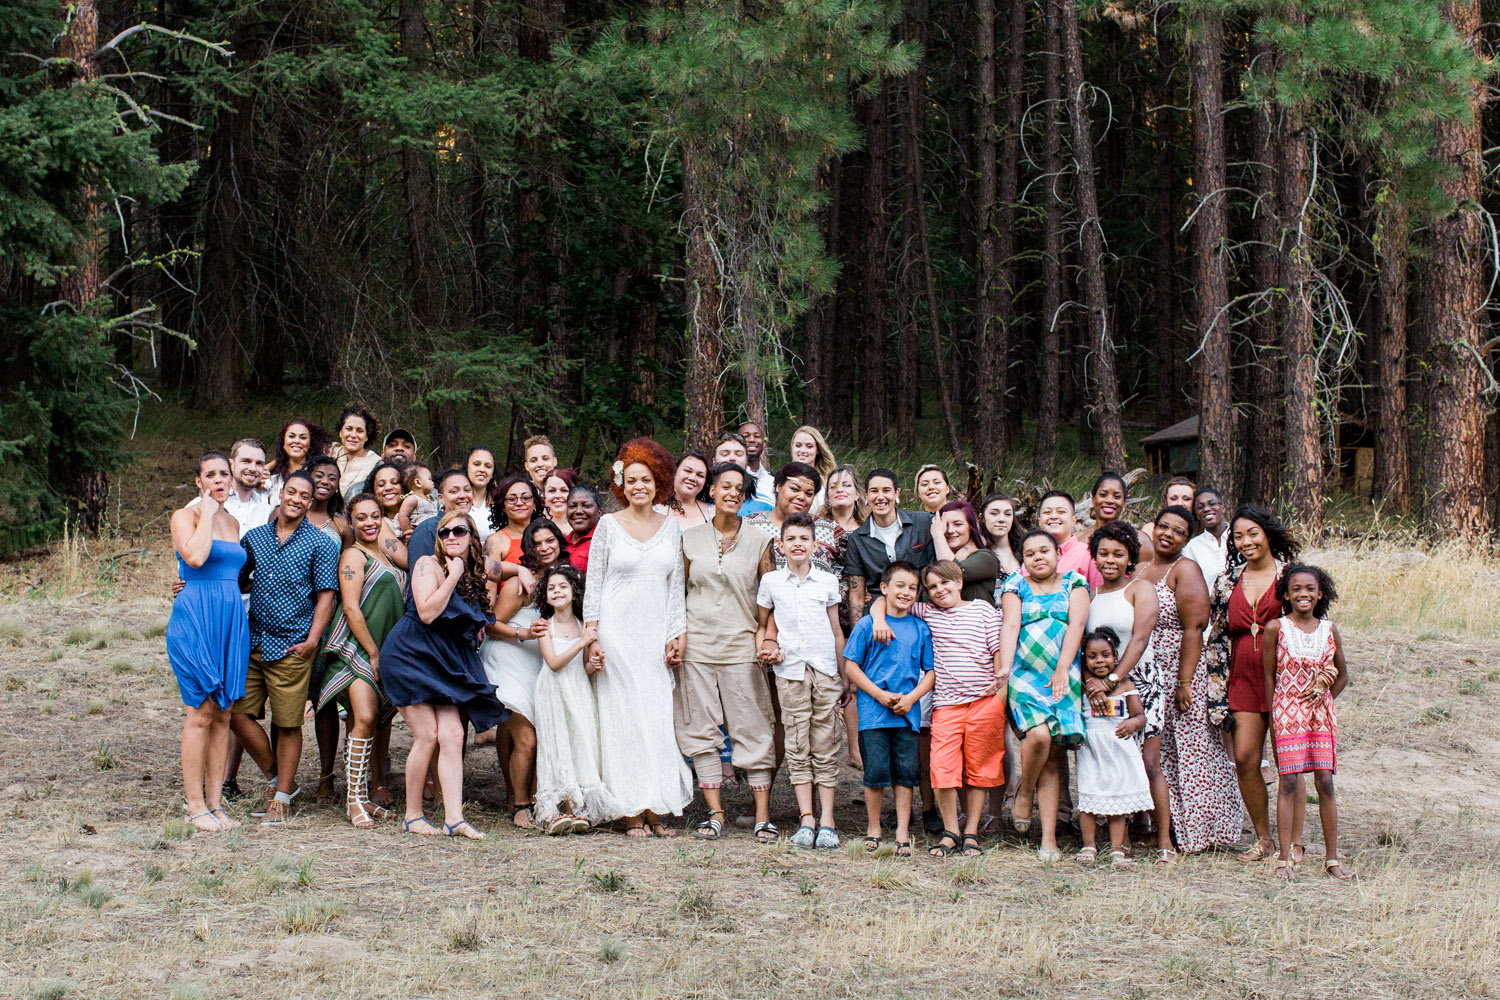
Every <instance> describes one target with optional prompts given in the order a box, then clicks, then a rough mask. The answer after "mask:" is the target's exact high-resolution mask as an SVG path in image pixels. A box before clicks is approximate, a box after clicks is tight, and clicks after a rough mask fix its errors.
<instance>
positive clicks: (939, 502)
mask: <svg viewBox="0 0 1500 1000" xmlns="http://www.w3.org/2000/svg"><path fill="white" fill-rule="evenodd" d="M916 489H917V499H918V500H920V501H922V509H923V510H925V511H926V512H927V513H929V514H931V515H933V518H934V519H936V517H937V512H938V511H939V510H941V509H942V507H943V504H945V503H947V502H948V498H949V497H951V496H952V495H953V484H952V483H950V482H948V473H947V472H945V471H944V470H943V467H942V466H941V465H934V464H932V463H931V462H928V463H927V464H926V465H924V466H922V467H921V468H920V469H918V470H917V476H916Z"/></svg>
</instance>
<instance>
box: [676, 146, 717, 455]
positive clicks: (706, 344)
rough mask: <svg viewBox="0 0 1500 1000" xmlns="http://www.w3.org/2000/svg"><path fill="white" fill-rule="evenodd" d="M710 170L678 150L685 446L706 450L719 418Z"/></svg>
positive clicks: (693, 152)
mask: <svg viewBox="0 0 1500 1000" xmlns="http://www.w3.org/2000/svg"><path fill="white" fill-rule="evenodd" d="M712 169H713V166H712V164H711V162H710V161H709V159H708V158H707V157H705V156H703V155H702V154H701V152H700V151H699V150H697V149H695V148H694V147H693V146H691V145H690V144H685V145H684V146H683V149H682V209H683V228H684V230H686V232H687V240H686V247H685V250H686V264H687V301H686V303H685V305H686V308H687V345H688V379H687V390H686V394H687V435H686V436H687V443H688V446H689V447H696V448H704V449H707V448H709V447H711V446H712V443H713V439H714V435H715V434H716V433H717V432H718V430H719V425H720V423H722V422H723V419H724V381H723V380H724V346H723V322H724V317H723V306H724V300H723V278H722V276H721V275H720V274H719V269H718V267H717V266H716V265H715V263H714V256H713V253H712V251H711V250H710V246H709V238H708V227H709V226H710V225H711V224H712V223H711V222H710V221H709V207H708V200H707V199H708V194H707V192H708V191H709V190H711V186H710V185H711V183H712V182H711V181H710V180H709V177H708V174H709V172H710V171H711V170H712Z"/></svg>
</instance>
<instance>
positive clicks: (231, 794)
mask: <svg viewBox="0 0 1500 1000" xmlns="http://www.w3.org/2000/svg"><path fill="white" fill-rule="evenodd" d="M244 794H245V793H244V792H243V791H241V790H240V783H239V782H238V781H236V780H235V779H234V778H230V779H229V780H228V781H226V782H224V787H223V788H222V789H220V791H219V798H221V799H223V800H224V801H225V802H233V801H234V800H235V799H237V798H240V797H241V796H243V795H244Z"/></svg>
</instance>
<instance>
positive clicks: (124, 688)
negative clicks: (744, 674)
mask: <svg viewBox="0 0 1500 1000" xmlns="http://www.w3.org/2000/svg"><path fill="white" fill-rule="evenodd" d="M142 558H145V562H144V563H142V562H141V560H142ZM119 563H120V564H121V566H122V567H123V568H122V569H121V571H120V573H119V574H117V573H116V572H115V571H114V570H111V571H110V576H109V578H108V579H107V580H106V579H104V578H103V577H102V576H100V575H99V574H98V572H97V571H94V572H93V575H89V574H85V575H86V576H89V579H88V580H87V581H86V583H87V585H86V586H84V585H80V586H78V592H77V593H69V592H66V591H70V590H71V589H72V584H69V585H68V586H63V585H50V586H48V585H42V586H38V585H36V584H37V583H38V582H40V583H42V584H45V583H46V581H45V579H44V577H45V574H41V575H38V576H37V577H36V579H35V580H33V581H32V582H31V583H27V581H26V580H24V579H23V580H20V581H17V580H16V579H15V578H14V575H12V578H11V580H10V581H9V584H10V585H9V586H8V587H7V588H6V590H7V591H8V592H9V593H11V594H12V595H15V594H18V593H21V592H23V591H25V592H27V593H26V596H11V597H6V598H0V734H3V736H0V775H3V777H0V784H3V788H0V872H3V873H4V874H3V875H0V886H3V888H4V891H5V894H6V896H7V897H8V898H9V899H10V900H11V902H10V903H9V904H8V905H6V906H5V908H4V917H3V926H0V996H7V997H9V996H15V997H48V998H56V997H63V996H68V997H74V996H76V997H108V998H117V997H168V996H171V997H180V998H189V997H246V998H250V997H257V998H258V997H264V996H271V995H274V996H286V997H343V996H362V997H363V996H369V997H452V996H465V997H469V996H473V997H490V996H518V997H554V996H555V997H577V996H583V995H588V994H602V993H605V992H607V993H609V994H610V995H613V996H623V997H654V996H663V995H672V996H674V997H703V998H710V997H714V998H717V997H726V998H727V997H782V996H817V997H846V996H847V997H861V998H862V997H867V996H871V995H877V994H878V995H881V996H894V997H903V996H916V995H928V994H937V993H947V994H956V995H986V996H1000V997H1022V996H1025V997H1091V998H1092V997H1105V996H1110V997H1132V998H1136V997H1139V998H1148V997H1149V998H1153V1000H1154V998H1159V997H1266V998H1269V997H1314V996H1317V997H1322V996H1329V995H1333V996H1340V997H1393V996H1420V997H1453V996H1486V995H1490V994H1492V993H1494V992H1496V991H1500V944H1497V941H1500V871H1497V866H1496V864H1495V860H1494V859H1495V856H1496V848H1497V846H1500V845H1497V843H1496V835H1495V829H1494V817H1495V815H1496V807H1497V805H1500V803H1497V792H1496V788H1497V781H1496V778H1497V767H1496V765H1495V763H1494V761H1495V759H1496V755H1497V753H1500V720H1497V713H1496V711H1495V706H1496V693H1497V692H1500V669H1497V667H1500V643H1497V642H1495V641H1492V640H1472V641H1455V640H1452V639H1433V638H1425V637H1424V638H1422V639H1417V638H1414V637H1411V636H1408V635H1384V634H1351V633H1350V631H1349V630H1347V629H1346V630H1345V637H1346V642H1347V644H1348V658H1349V663H1350V670H1351V683H1350V686H1349V689H1348V691H1347V692H1346V693H1345V694H1344V696H1343V697H1342V698H1341V699H1340V703H1339V712H1340V720H1341V731H1340V740H1339V755H1340V769H1339V775H1338V779H1337V781H1338V790H1339V809H1340V813H1341V819H1342V825H1341V833H1342V836H1343V838H1344V845H1345V852H1346V854H1347V855H1348V856H1349V857H1350V859H1351V860H1350V866H1351V867H1352V868H1353V869H1354V870H1355V871H1356V872H1357V873H1358V876H1359V877H1358V880H1357V881H1356V882H1355V883H1353V884H1351V885H1341V884H1337V883H1335V882H1334V881H1333V880H1332V879H1329V878H1326V877H1324V876H1323V875H1322V874H1321V865H1320V862H1321V860H1322V846H1321V835H1320V832H1319V828H1318V825H1317V821H1316V815H1317V809H1316V806H1315V805H1309V807H1308V826H1307V839H1308V841H1309V842H1310V844H1311V845H1312V846H1311V848H1310V850H1309V857H1308V861H1307V863H1306V864H1305V865H1304V866H1302V867H1301V868H1300V869H1299V872H1298V878H1297V880H1296V881H1295V882H1294V883H1293V884H1291V885H1283V884H1280V883H1278V882H1277V881H1276V880H1275V879H1274V878H1273V877H1272V872H1271V869H1270V868H1269V867H1267V866H1263V865H1244V864H1240V863H1237V862H1236V861H1235V860H1234V859H1233V858H1232V857H1231V856H1230V855H1229V854H1228V853H1227V852H1213V853H1209V854H1206V855H1204V856H1200V857H1194V858H1187V859H1184V861H1183V862H1182V864H1181V865H1180V866H1179V867H1178V868H1177V869H1176V870H1175V871H1173V872H1171V873H1162V872H1159V871H1155V870H1152V869H1151V868H1150V867H1148V866H1147V864H1146V862H1147V861H1148V856H1147V854H1146V853H1145V852H1144V851H1140V852H1138V853H1137V860H1139V861H1140V862H1141V864H1140V865H1139V866H1138V867H1135V868H1132V869H1129V870H1111V869H1109V868H1107V867H1097V868H1090V869H1087V870H1085V869H1083V868H1080V867H1079V866H1078V865H1077V864H1075V863H1074V862H1073V861H1072V860H1071V855H1072V850H1073V849H1076V846H1077V841H1076V837H1070V838H1068V839H1066V840H1065V843H1064V847H1065V850H1066V851H1067V855H1068V856H1067V858H1066V859H1065V860H1064V861H1063V862H1061V863H1058V864H1055V865H1053V866H1050V867H1047V866H1043V865H1042V864H1040V863H1039V862H1038V861H1037V860H1036V857H1035V853H1034V849H1027V848H1026V847H1025V845H1023V844H1022V843H1021V841H1020V839H1019V838H1016V837H1014V836H1008V837H1006V838H998V837H992V838H989V839H988V840H987V841H986V847H988V848H989V851H988V853H987V854H986V855H985V856H984V857H982V858H978V859H974V860H970V861H937V860H932V859H929V858H927V857H923V856H919V857H917V858H915V859H913V860H911V861H909V862H898V861H896V860H895V859H893V858H890V857H879V858H874V859H871V858H866V857H863V856H854V855H853V854H851V853H850V852H845V851H840V852H805V851H798V850H796V849H793V848H790V847H786V846H774V847H762V846H758V845H756V844H754V843H753V842H752V841H751V840H750V838H749V834H748V831H746V830H744V829H738V828H732V829H731V831H730V833H729V835H728V838H727V839H726V840H725V841H722V842H720V843H719V844H717V845H713V846H710V845H706V844H701V843H695V842H692V841H691V840H690V839H688V837H687V836H686V834H685V832H684V836H682V837H679V838H677V839H673V840H651V841H645V842H637V841H632V840H627V839H626V838H624V837H623V836H620V835H618V834H611V833H602V832H601V833H594V834H590V835H587V836H583V837H567V838H547V837H544V836H538V835H525V834H522V833H520V832H518V831H516V830H514V829H513V828H512V827H511V826H510V824H509V822H508V821H507V819H506V818H505V817H506V815H507V813H506V812H505V811H504V810H503V803H502V801H501V795H502V792H501V782H500V777H499V772H498V770H497V767H496V763H495V757H494V754H493V752H492V751H491V750H489V749H488V748H476V749H471V750H470V752H469V754H468V770H467V790H468V794H469V796H470V798H471V799H472V800H473V801H474V807H473V809H472V811H471V812H470V816H471V818H472V819H473V820H474V822H475V824H476V825H477V826H478V827H480V828H481V829H484V830H487V831H489V833H490V838H489V839H488V840H486V841H485V842H482V843H469V842H450V841H447V840H435V839H429V838H419V837H412V836H403V835H402V834H401V833H400V829H399V825H398V824H397V822H396V821H395V820H394V819H390V820H386V821H384V822H382V823H381V824H380V826H379V828H378V829H377V830H375V831H372V832H361V831H357V830H354V829H353V828H351V827H350V826H349V825H348V823H347V822H345V821H344V819H343V818H342V813H341V811H340V810H339V809H338V807H327V808H319V807H316V806H313V805H311V804H309V803H307V802H306V801H305V800H304V799H299V800H298V804H299V808H298V810H297V812H296V815H295V817H294V820H293V822H292V823H291V824H289V825H288V826H287V827H285V828H283V829H276V830H262V829H261V828H259V827H258V826H256V825H253V821H251V823H249V824H247V825H246V826H245V827H243V828H242V829H240V830H237V831H234V832H232V833H229V834H224V835H219V836H209V835H195V836H189V833H188V829H187V827H186V824H184V823H183V821H182V818H181V817H182V810H181V791H180V785H179V778H178V772H177V755H178V746H177V741H178V737H179V734H180V725H181V705H180V702H179V699H178V697H177V691H176V687H175V684H174V682H173V679H172V675H171V671H170V669H169V668H168V666H167V661H166V655H165V651H164V647H163V642H162V634H163V632H164V630H165V627H166V616H167V613H168V609H169V604H168V602H167V601H166V600H165V599H164V597H162V596H155V595H158V594H164V592H165V591H164V589H163V588H164V581H165V580H166V579H167V577H168V575H169V573H170V566H169V565H168V564H167V563H166V562H165V560H163V559H162V552H161V549H160V546H157V551H156V552H155V553H153V554H152V555H151V556H150V557H149V558H147V557H142V556H141V555H140V554H139V553H134V554H131V555H129V556H127V557H125V558H124V559H122V560H119ZM75 570H76V567H75ZM25 572H34V570H25ZM125 575H131V576H133V577H134V578H133V579H132V580H131V581H128V585H127V583H126V582H122V580H121V579H117V578H116V577H117V576H125ZM80 594H81V596H80ZM406 742H407V740H406V734H405V732H404V730H402V729H400V728H399V723H398V730H397V737H396V749H395V754H394V756H395V759H396V762H397V764H398V765H399V763H400V761H401V759H402V758H403V757H404V753H405V746H406ZM307 744H308V752H307V755H306V756H304V760H303V766H302V771H301V780H302V781H303V782H304V783H306V784H307V785H308V786H309V790H310V788H311V785H312V783H313V782H314V781H315V772H316V763H315V757H314V756H313V754H312V749H311V748H312V734H311V727H310V726H309V731H308V734H307ZM253 771H254V768H253V765H251V764H249V762H248V761H247V763H246V774H247V776H248V774H250V773H253ZM247 784H248V782H247ZM1309 786H1310V783H1309ZM1311 792H1312V789H1311V787H1309V793H1311ZM857 801H858V776H857V775H856V774H854V773H853V772H852V771H850V772H848V773H847V774H846V776H845V780H844V783H843V785H842V786H841V788H840V792H839V803H840V807H839V823H840V826H841V828H842V830H843V831H844V833H845V835H846V839H847V838H848V836H849V835H857V834H859V833H860V832H861V827H862V824H863V807H862V806H860V805H857V804H856V803H857ZM747 803H748V793H744V792H740V793H737V794H736V795H731V805H730V811H731V815H732V814H734V813H735V812H736V807H737V806H741V805H745V804H747ZM247 809H248V805H247V804H244V802H243V800H242V802H241V803H240V804H238V805H237V808H236V812H237V813H238V814H239V816H240V818H242V819H246V820H248V819H249V817H248V816H247V815H245V811H246V810H247ZM701 812H702V807H701V803H700V804H698V805H697V808H696V811H694V812H692V813H690V814H689V820H690V821H691V820H695V819H698V818H701ZM795 813H796V809H795V807H794V806H793V804H792V799H791V796H790V792H789V791H788V790H787V789H786V788H785V787H784V786H778V788H777V793H776V799H775V802H774V814H775V815H774V818H775V819H777V820H778V821H779V822H780V823H781V824H782V825H783V827H784V828H786V827H790V826H794V825H795V823H796V820H795ZM856 840H857V836H856ZM921 847H922V843H921V839H920V837H919V839H918V849H919V850H920V849H921Z"/></svg>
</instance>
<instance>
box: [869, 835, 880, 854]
mask: <svg viewBox="0 0 1500 1000" xmlns="http://www.w3.org/2000/svg"><path fill="white" fill-rule="evenodd" d="M878 850H880V838H879V837H866V838H865V853H866V854H874V853H875V852H876V851H878Z"/></svg>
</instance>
